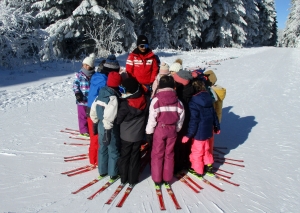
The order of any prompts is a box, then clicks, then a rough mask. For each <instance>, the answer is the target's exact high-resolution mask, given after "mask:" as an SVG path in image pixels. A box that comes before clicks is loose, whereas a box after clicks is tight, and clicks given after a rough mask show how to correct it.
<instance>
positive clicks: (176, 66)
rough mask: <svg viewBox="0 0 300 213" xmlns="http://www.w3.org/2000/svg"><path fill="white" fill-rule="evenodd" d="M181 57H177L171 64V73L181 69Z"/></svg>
mask: <svg viewBox="0 0 300 213" xmlns="http://www.w3.org/2000/svg"><path fill="white" fill-rule="evenodd" d="M182 69H183V67H182V59H180V58H178V59H176V60H175V61H174V63H173V64H171V66H170V68H169V70H170V72H171V74H172V75H173V74H175V73H176V72H178V71H179V70H182Z"/></svg>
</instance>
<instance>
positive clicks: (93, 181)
mask: <svg viewBox="0 0 300 213" xmlns="http://www.w3.org/2000/svg"><path fill="white" fill-rule="evenodd" d="M98 181H99V180H98V179H94V180H92V181H91V182H89V183H88V184H86V185H84V186H82V187H80V188H79V189H78V190H76V191H74V192H72V194H77V193H78V192H81V191H83V190H85V189H86V188H88V187H90V186H92V185H94V184H95V183H97V182H98Z"/></svg>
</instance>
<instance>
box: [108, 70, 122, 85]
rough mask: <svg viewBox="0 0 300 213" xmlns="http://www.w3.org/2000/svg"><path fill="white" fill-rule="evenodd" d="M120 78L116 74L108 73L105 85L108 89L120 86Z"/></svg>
mask: <svg viewBox="0 0 300 213" xmlns="http://www.w3.org/2000/svg"><path fill="white" fill-rule="evenodd" d="M121 81H122V78H121V75H120V74H119V73H118V72H110V73H109V74H108V77H107V82H106V85H107V86H109V87H118V86H119V85H120V84H121Z"/></svg>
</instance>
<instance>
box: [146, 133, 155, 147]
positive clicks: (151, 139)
mask: <svg viewBox="0 0 300 213" xmlns="http://www.w3.org/2000/svg"><path fill="white" fill-rule="evenodd" d="M146 141H147V142H148V145H149V147H152V143H153V133H152V134H146Z"/></svg>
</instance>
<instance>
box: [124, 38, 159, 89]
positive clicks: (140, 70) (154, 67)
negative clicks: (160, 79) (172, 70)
mask: <svg viewBox="0 0 300 213" xmlns="http://www.w3.org/2000/svg"><path fill="white" fill-rule="evenodd" d="M136 45H137V47H136V48H135V49H134V50H133V51H132V52H131V53H130V54H129V56H128V58H127V61H126V71H127V73H128V75H129V76H130V77H133V78H135V79H136V80H137V81H138V82H139V83H140V84H141V85H143V87H144V89H145V92H146V93H147V94H150V95H151V86H152V83H153V82H154V80H155V77H156V75H157V73H158V70H159V65H158V64H159V61H158V60H159V59H158V57H157V56H156V55H155V54H154V53H153V52H152V50H151V49H150V48H149V42H148V38H147V37H146V36H145V35H139V36H138V38H137V42H136Z"/></svg>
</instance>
